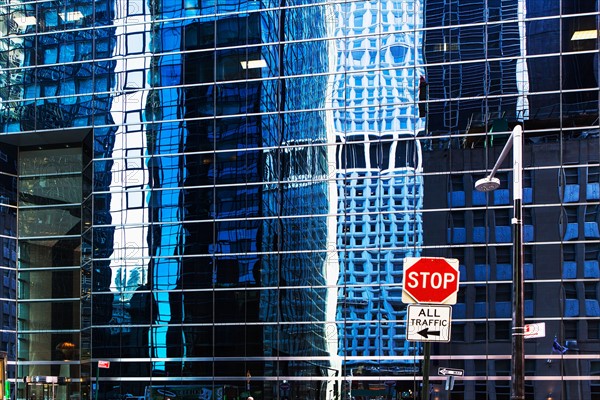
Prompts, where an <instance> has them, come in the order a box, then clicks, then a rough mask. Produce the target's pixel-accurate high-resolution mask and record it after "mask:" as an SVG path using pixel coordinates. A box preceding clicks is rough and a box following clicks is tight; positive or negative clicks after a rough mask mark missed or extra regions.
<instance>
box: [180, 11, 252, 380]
mask: <svg viewBox="0 0 600 400" xmlns="http://www.w3.org/2000/svg"><path fill="white" fill-rule="evenodd" d="M240 32H243V34H242V35H240ZM261 38H262V32H261V21H260V15H259V14H258V13H254V14H250V15H249V16H246V17H236V18H223V19H217V20H214V21H210V22H204V23H194V24H191V25H187V26H186V27H185V31H184V41H183V47H184V50H186V53H185V56H184V58H183V64H184V68H183V83H184V84H185V85H188V88H186V89H184V97H183V104H184V107H185V112H184V117H185V118H186V119H187V122H186V138H185V143H184V144H183V147H182V151H184V152H185V153H186V156H185V166H184V171H185V179H184V181H183V184H184V186H185V187H186V189H184V191H183V195H182V207H183V209H184V210H185V211H184V212H185V218H184V227H185V232H186V234H185V235H186V238H185V245H184V246H183V254H184V255H188V256H192V257H187V258H185V259H184V261H183V263H182V273H181V276H180V278H179V283H178V288H181V289H183V290H184V294H183V295H181V296H182V299H181V298H177V297H179V296H178V295H175V294H174V295H173V296H174V298H173V300H174V301H172V302H171V304H172V306H173V305H175V304H177V303H180V304H181V305H182V307H183V308H184V309H185V310H186V311H185V314H184V315H180V316H179V317H178V318H181V320H182V321H183V322H185V324H186V325H188V326H189V327H186V328H184V332H183V337H185V340H186V353H187V355H188V356H191V357H211V356H217V357H235V356H239V355H240V354H246V355H247V356H248V357H257V356H261V355H263V350H262V347H263V344H262V342H263V334H262V330H263V328H262V326H260V325H255V324H253V323H256V322H258V308H259V292H258V291H253V290H248V289H249V288H251V287H257V286H259V285H260V260H259V257H258V256H257V255H250V256H248V255H246V256H244V255H242V253H247V252H256V251H260V248H258V247H257V244H258V243H259V242H260V239H259V237H260V236H259V235H260V230H259V226H260V221H259V220H258V219H257V218H256V217H258V216H260V213H261V195H262V194H261V193H262V190H261V189H262V186H261V185H260V184H259V183H260V182H261V181H262V178H261V154H262V153H261V152H260V151H258V150H248V149H249V148H254V149H258V148H259V147H260V146H261V143H262V137H261V117H260V116H248V115H247V114H258V113H259V112H260V96H261V87H262V83H261V82H259V81H253V82H246V81H244V80H245V79H253V78H254V79H256V78H260V76H261V69H260V68H254V69H250V68H243V63H244V62H247V61H248V60H259V59H260V58H261V53H260V47H252V45H257V44H260V43H261ZM242 45H247V46H249V47H247V48H239V46H242ZM215 47H216V48H229V49H223V50H217V51H214V49H215ZM234 47H238V48H236V49H231V48H234ZM227 81H229V82H227ZM231 81H236V82H231ZM215 82H224V83H217V84H215ZM242 99H243V101H241V100H242ZM215 115H217V116H223V119H220V120H218V122H216V123H215V120H213V119H212V117H213V116H215ZM240 184H241V185H240ZM215 253H216V255H215ZM219 253H221V254H219ZM226 253H231V254H230V255H228V254H226ZM235 287H243V288H245V289H246V290H244V291H237V290H232V289H233V288H235ZM213 289H216V290H213ZM172 310H173V307H172ZM173 312H175V310H173ZM179 312H181V310H179ZM174 317H175V315H174ZM240 322H241V323H242V324H240ZM243 323H249V324H248V325H244V324H243ZM200 324H206V327H202V326H199V325H200ZM211 324H217V325H218V326H211ZM223 324H232V325H226V326H223ZM173 329H177V328H173ZM179 336H180V335H179V334H178V333H177V334H176V335H175V337H179ZM170 343H171V342H170ZM262 368H263V367H262V363H252V362H245V363H232V362H225V363H218V362H216V363H201V362H193V361H187V362H186V363H185V366H184V373H185V374H193V375H201V376H232V375H235V376H244V375H245V374H246V372H247V371H249V370H251V371H252V373H254V374H259V375H260V374H262Z"/></svg>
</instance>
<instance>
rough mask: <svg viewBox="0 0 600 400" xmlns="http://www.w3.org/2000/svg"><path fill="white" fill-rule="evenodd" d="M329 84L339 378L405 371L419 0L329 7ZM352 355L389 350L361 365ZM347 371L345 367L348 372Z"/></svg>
mask: <svg viewBox="0 0 600 400" xmlns="http://www.w3.org/2000/svg"><path fill="white" fill-rule="evenodd" d="M336 10H337V12H336V21H337V22H338V25H337V26H336V38H337V39H336V51H337V64H336V66H335V72H336V75H335V78H334V82H333V98H332V101H333V105H334V129H335V133H336V138H337V144H338V147H337V148H338V152H337V160H336V162H337V185H338V224H337V234H338V244H337V247H338V251H339V254H340V257H339V263H340V278H339V282H338V284H339V285H340V288H339V293H338V294H339V295H338V312H337V320H338V323H339V354H340V355H343V356H344V357H345V359H346V361H345V373H347V374H349V375H354V376H357V375H361V374H363V375H369V374H372V375H378V374H390V375H403V374H412V373H414V372H415V365H414V361H413V360H412V359H409V358H408V357H407V359H406V361H399V360H398V359H400V360H402V357H403V356H409V355H410V356H414V355H416V354H417V352H418V351H419V345H418V344H416V343H409V342H408V341H406V332H405V325H404V320H405V317H406V305H405V304H403V303H402V301H401V297H402V295H401V289H400V285H399V284H400V283H401V282H402V263H403V259H404V257H407V256H412V257H415V256H419V254H420V251H421V249H420V247H421V245H422V242H423V231H422V223H421V218H422V216H421V209H422V196H423V181H422V177H421V176H420V175H419V173H420V169H421V165H420V144H419V142H418V140H417V139H416V137H417V134H418V133H419V131H421V130H422V129H423V120H422V119H420V118H419V112H418V104H417V97H418V89H417V88H418V85H419V81H420V77H421V75H422V74H423V71H422V69H421V68H419V67H415V66H417V65H421V64H422V51H421V43H422V31H421V30H420V29H421V27H422V23H423V22H422V10H423V4H422V2H421V1H406V0H401V1H399V0H390V1H383V2H381V3H377V2H350V3H344V4H341V5H339V6H337V9H336ZM354 356H370V357H378V356H397V357H398V358H396V359H395V360H394V361H379V362H377V363H372V362H364V361H361V360H356V359H353V357H354ZM350 370H352V371H350Z"/></svg>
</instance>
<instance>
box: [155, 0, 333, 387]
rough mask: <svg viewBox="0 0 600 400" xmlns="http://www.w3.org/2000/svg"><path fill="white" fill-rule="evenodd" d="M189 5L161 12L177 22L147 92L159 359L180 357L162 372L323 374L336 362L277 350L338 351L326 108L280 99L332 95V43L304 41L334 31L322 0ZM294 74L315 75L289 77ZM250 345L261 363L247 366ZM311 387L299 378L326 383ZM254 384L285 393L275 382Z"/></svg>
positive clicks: (167, 5) (160, 43) (161, 30)
mask: <svg viewBox="0 0 600 400" xmlns="http://www.w3.org/2000/svg"><path fill="white" fill-rule="evenodd" d="M192 3H193V4H192ZM306 3H307V4H310V3H312V2H306ZM178 4H179V3H177V4H176V3H175V2H172V1H163V3H162V6H161V7H160V8H157V9H155V10H153V12H154V13H155V14H153V18H155V19H157V20H160V21H164V22H161V23H159V24H156V29H154V30H153V32H152V46H153V50H154V51H155V52H156V53H157V54H160V55H159V56H155V57H154V59H153V65H154V69H153V71H152V74H151V79H152V82H153V86H154V88H153V89H152V90H151V92H150V94H149V96H148V103H147V119H148V124H147V129H148V150H149V153H150V155H151V159H150V164H149V171H150V183H149V184H150V190H151V194H150V201H149V203H150V207H151V213H150V218H151V223H152V225H151V230H150V232H149V239H148V242H149V246H150V255H151V264H150V267H149V275H150V277H149V284H150V287H151V289H152V290H153V292H154V296H153V297H154V299H153V302H154V304H155V305H156V314H155V315H154V318H155V320H154V321H155V324H156V325H155V326H156V327H154V328H152V329H151V331H150V333H149V334H150V337H149V341H150V346H151V351H152V356H154V357H157V358H159V359H164V358H167V359H169V360H174V361H168V362H166V363H162V362H156V363H155V365H154V369H155V372H154V373H155V374H162V373H165V374H167V375H169V376H178V375H180V374H183V375H188V376H202V377H205V378H206V380H207V381H212V380H213V379H215V378H218V377H228V376H263V375H269V376H270V375H274V374H277V373H279V374H283V375H288V376H296V375H305V374H307V373H310V374H315V371H316V373H317V374H318V375H322V374H326V373H327V367H328V362H309V361H306V362H290V361H275V360H277V359H279V358H280V357H289V356H307V357H314V356H325V355H327V348H326V343H325V332H324V329H325V326H324V324H322V323H317V322H320V321H324V320H325V308H326V301H327V299H326V290H325V287H324V285H325V278H324V268H325V258H326V257H325V256H326V253H325V249H326V240H327V225H326V214H327V212H328V204H329V203H328V194H327V191H328V185H327V181H326V175H327V168H328V164H327V154H326V143H327V138H326V130H325V119H324V112H323V111H320V112H314V113H307V114H294V113H290V114H288V113H284V112H282V111H284V110H288V109H304V108H309V109H319V108H320V109H323V108H324V107H323V104H322V103H323V102H324V100H323V99H324V97H325V96H324V95H323V96H311V94H313V93H323V94H324V93H325V88H326V83H327V82H326V78H324V77H320V76H319V75H318V74H319V73H322V72H323V71H324V70H326V68H327V60H326V59H325V58H324V55H325V54H326V51H325V47H324V46H325V45H324V43H322V42H319V41H307V42H305V43H302V40H303V39H306V38H308V37H309V36H307V35H316V36H317V37H322V36H323V35H324V29H325V28H324V27H325V25H324V17H323V15H321V14H322V10H323V8H321V7H310V8H307V10H308V11H306V10H302V12H300V11H299V10H295V9H281V10H277V11H268V10H269V9H270V8H273V10H275V9H276V7H278V6H280V4H279V3H273V4H270V3H269V2H256V1H247V2H246V1H244V2H224V3H219V5H216V4H213V3H209V4H205V3H204V2H188V3H186V5H185V7H183V8H181V7H180V5H178ZM265 9H266V10H267V11H265ZM309 12H310V13H313V14H314V15H312V16H311V17H310V18H308V17H307V13H309ZM285 41H288V42H294V41H299V42H300V43H287V44H286V43H285ZM268 43H276V44H271V45H267V44H268ZM181 50H184V53H183V54H182V53H181V52H180V51H181ZM296 74H306V75H307V78H305V79H284V78H282V77H284V76H286V75H296ZM313 75H314V76H313ZM273 78H277V79H273ZM179 85H184V87H183V88H182V87H179ZM215 117H217V119H215ZM182 119H183V120H184V121H183V122H182ZM164 121H168V122H164ZM306 160H312V161H311V162H307V161H306ZM264 182H268V183H266V184H265V183H264ZM307 215H310V216H311V218H302V217H301V216H307ZM315 215H316V216H317V217H315ZM319 215H322V217H318V216H319ZM308 250H310V251H308ZM261 254H262V255H261ZM239 288H243V289H244V290H243V291H240V290H238V289H239ZM241 338H243V340H240V339H241ZM241 354H243V355H244V357H249V358H254V359H255V360H257V361H245V362H243V363H239V362H237V361H236V360H237V359H236V356H239V355H241ZM211 357H219V358H227V357H230V360H231V361H223V362H214V361H213V360H212V359H211ZM262 357H265V359H262ZM259 358H260V360H259ZM178 359H181V362H180V361H177V360H178ZM205 360H206V361H205ZM310 386H312V384H308V385H305V387H303V388H295V390H298V392H297V393H302V392H303V391H306V392H307V393H308V392H309V389H310V390H312V391H315V390H316V391H320V390H321V387H320V385H319V384H316V385H315V386H316V387H315V388H309V387H310ZM248 388H249V389H252V390H260V391H262V390H265V394H264V395H265V398H269V397H270V396H275V397H277V396H278V395H279V388H278V385H273V386H272V387H271V385H266V386H264V387H263V384H262V383H256V384H251V383H248Z"/></svg>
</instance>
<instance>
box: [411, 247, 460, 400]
mask: <svg viewBox="0 0 600 400" xmlns="http://www.w3.org/2000/svg"><path fill="white" fill-rule="evenodd" d="M458 265H459V262H458V260H457V259H453V258H452V259H447V258H440V257H430V258H425V257H420V258H416V257H406V258H405V259H404V269H403V272H404V279H403V285H402V301H403V302H404V303H405V304H409V306H408V310H407V322H406V339H407V340H409V341H417V342H425V343H424V345H423V388H422V390H421V392H422V393H421V397H422V399H423V400H429V361H430V358H431V342H449V341H450V325H451V316H452V307H451V305H452V304H456V300H457V293H458V283H459V271H458ZM415 303H416V304H415ZM421 304H425V306H422V305H421ZM428 304H430V305H435V306H427V305H428Z"/></svg>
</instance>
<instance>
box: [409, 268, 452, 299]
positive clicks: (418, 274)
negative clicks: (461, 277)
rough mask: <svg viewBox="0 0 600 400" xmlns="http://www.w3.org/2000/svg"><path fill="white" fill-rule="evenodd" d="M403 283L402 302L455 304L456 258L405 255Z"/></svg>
mask: <svg viewBox="0 0 600 400" xmlns="http://www.w3.org/2000/svg"><path fill="white" fill-rule="evenodd" d="M403 283H404V285H403V289H402V301H403V302H404V303H429V304H456V293H457V292H458V260H457V259H455V258H439V257H431V258H425V257H421V258H415V257H406V258H405V259H404V282H403Z"/></svg>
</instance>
